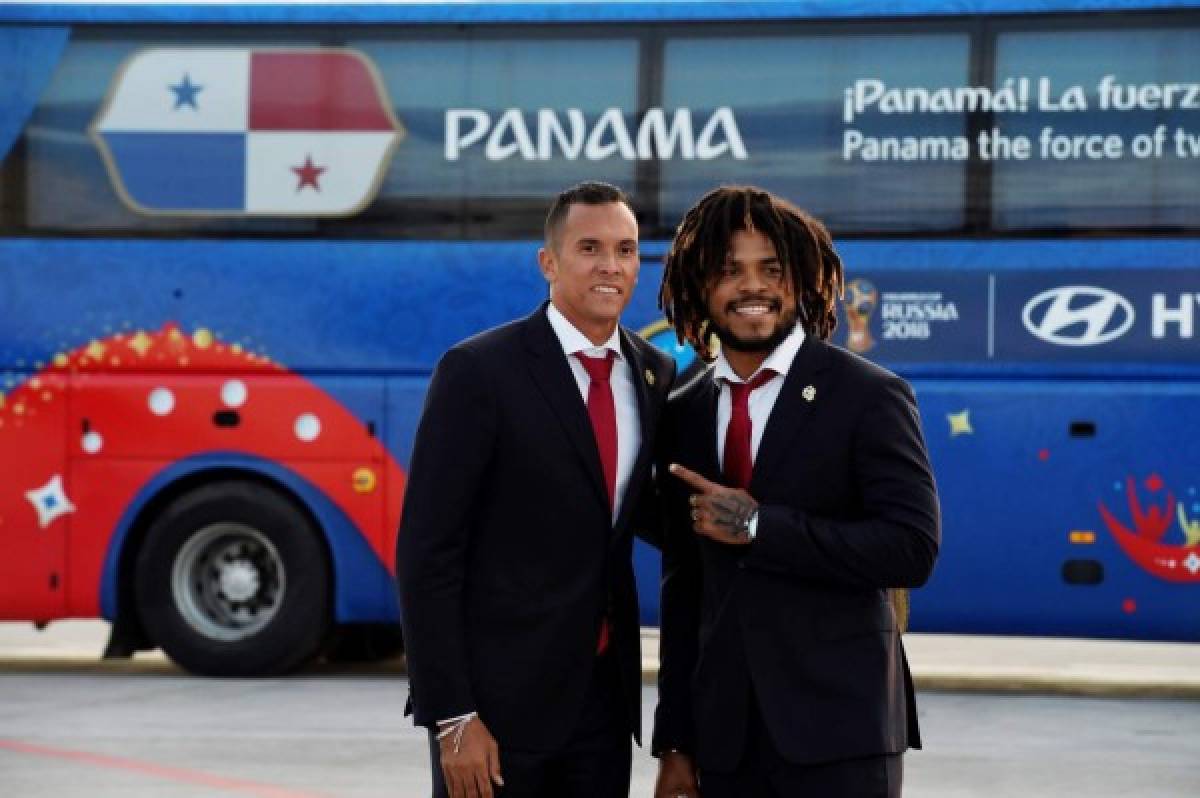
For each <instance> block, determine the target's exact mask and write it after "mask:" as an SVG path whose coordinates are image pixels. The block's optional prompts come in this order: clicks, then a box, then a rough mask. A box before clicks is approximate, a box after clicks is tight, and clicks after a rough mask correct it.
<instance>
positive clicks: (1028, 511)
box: [0, 0, 1200, 674]
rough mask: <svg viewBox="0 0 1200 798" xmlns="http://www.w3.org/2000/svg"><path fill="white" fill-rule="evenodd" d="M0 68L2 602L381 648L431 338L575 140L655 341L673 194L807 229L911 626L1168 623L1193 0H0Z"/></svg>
mask: <svg viewBox="0 0 1200 798" xmlns="http://www.w3.org/2000/svg"><path fill="white" fill-rule="evenodd" d="M0 98H3V102H0V551H2V552H3V556H0V619H3V620H11V621H18V620H19V621H33V622H36V623H46V622H49V621H53V620H55V619H59V618H81V617H83V618H86V617H102V618H106V619H108V620H110V621H111V622H112V623H113V635H112V640H111V642H110V645H109V653H110V654H112V655H119V654H122V653H128V652H130V651H133V650H136V649H139V648H147V647H161V648H163V649H164V650H165V651H166V652H167V654H168V655H170V656H171V657H172V658H173V659H174V660H175V661H176V662H178V663H179V664H180V665H181V666H183V667H184V668H187V669H190V670H193V671H197V672H202V673H217V674H271V673H280V672H284V671H287V670H290V669H292V668H295V667H297V666H299V665H300V664H302V663H303V662H305V661H307V660H309V659H311V658H312V657H314V656H317V655H318V654H320V653H321V652H323V651H324V652H328V651H330V650H331V648H330V647H331V646H333V647H334V650H338V649H341V650H348V649H353V648H354V647H355V646H357V647H358V648H359V650H360V652H365V654H366V655H369V654H371V653H372V652H375V653H378V652H382V651H387V650H391V649H392V648H393V647H394V645H395V643H396V640H395V634H396V632H395V630H396V628H397V620H398V612H399V611H398V607H397V603H396V598H395V589H394V581H393V575H392V568H393V565H392V562H391V560H392V552H393V550H394V545H395V535H396V529H397V525H398V515H399V508H400V501H401V496H402V494H403V489H404V480H405V469H406V465H407V458H408V454H409V451H410V448H411V445H412V440H413V435H414V431H415V426H416V423H417V418H418V415H419V412H420V408H421V402H422V399H423V395H424V392H425V389H426V385H427V382H428V378H429V375H430V372H431V370H432V368H433V366H434V364H435V362H436V361H437V359H438V357H439V356H440V355H441V353H442V352H443V351H445V350H446V349H447V348H448V347H449V346H450V345H451V344H453V343H454V342H456V341H458V340H460V339H462V338H464V337H467V336H468V335H471V334H473V333H475V332H477V331H479V330H481V329H483V328H486V327H489V326H492V325H494V324H497V323H500V322H502V321H504V320H507V319H510V318H513V317H516V316H518V315H522V314H525V313H527V312H528V311H529V310H530V309H531V308H532V307H534V306H535V304H536V303H537V302H538V301H540V300H541V298H542V297H543V296H544V295H545V286H544V283H543V282H542V280H541V277H540V275H539V273H538V270H537V268H536V265H535V260H534V253H535V251H536V248H537V247H538V245H539V243H540V242H539V238H540V231H541V224H542V220H543V216H544V213H545V209H546V207H547V203H548V201H549V199H550V197H552V196H553V194H554V193H555V192H557V191H558V190H560V189H561V188H563V187H565V186H567V185H570V184H572V183H574V182H577V181H579V180H583V179H603V180H607V181H609V182H612V183H616V184H618V185H620V186H622V187H624V188H626V189H627V190H628V191H629V192H630V194H631V195H632V198H633V200H634V204H635V206H636V210H637V214H638V217H639V222H640V225H641V235H642V239H643V246H642V254H643V268H642V274H641V287H640V288H639V289H638V291H637V293H636V295H635V297H634V299H633V301H632V303H631V305H630V307H629V309H628V311H627V314H626V318H625V321H626V323H627V324H628V325H629V326H631V327H633V328H634V329H637V330H640V331H641V332H642V334H643V335H645V336H647V337H648V338H649V339H651V340H652V341H653V342H655V343H656V344H658V345H660V346H662V347H663V348H664V349H666V350H667V351H669V352H671V353H672V354H673V355H674V356H675V357H676V358H677V360H678V363H679V366H680V369H681V371H682V372H684V373H686V372H687V371H688V370H689V369H691V370H694V369H697V368H699V367H700V364H698V363H697V362H696V361H695V356H694V353H692V352H691V351H690V350H687V349H684V348H680V347H679V346H678V345H677V343H676V341H675V339H674V337H673V335H672V334H671V333H670V331H669V330H667V329H666V327H665V324H664V323H663V320H662V314H661V312H660V310H659V309H658V308H657V307H656V305H655V286H656V284H657V282H658V280H659V277H660V275H661V267H660V261H661V257H662V255H663V254H664V252H665V250H666V247H667V245H668V242H669V240H670V237H671V235H672V232H673V229H674V227H675V225H676V224H677V223H678V221H679V219H680V217H681V215H682V213H683V212H684V211H685V210H686V209H687V208H688V207H689V206H690V205H691V204H692V203H693V202H695V200H696V199H698V198H699V196H701V195H702V194H703V193H704V192H705V191H707V190H708V189H710V188H711V187H713V186H714V185H717V184H719V183H724V182H738V183H753V184H758V185H761V186H763V187H765V188H767V189H769V190H772V191H775V192H777V193H779V194H782V195H784V196H786V197H788V198H789V199H791V200H793V201H795V202H796V203H798V204H799V205H801V206H803V207H805V208H807V209H808V210H810V211H811V212H813V213H814V214H816V215H817V216H818V217H820V218H822V219H823V220H824V221H826V222H827V223H828V224H829V226H830V227H831V229H832V230H833V231H834V234H835V237H836V239H837V241H838V242H839V246H840V251H841V253H842V255H843V259H844V261H845V264H846V267H847V272H848V275H847V276H848V289H847V295H846V298H845V302H844V303H843V305H842V313H841V325H840V326H839V328H838V331H837V332H836V334H835V341H836V343H838V344H840V345H842V346H845V347H847V348H848V349H851V350H853V351H855V352H858V353H861V354H862V355H864V356H865V357H868V358H871V359H874V360H877V361H879V362H881V363H883V364H884V365H886V366H888V367H890V368H892V369H894V370H896V371H898V372H899V373H901V374H902V375H904V376H905V377H907V378H908V379H909V380H910V381H911V382H912V383H913V385H914V386H915V388H916V390H917V393H918V395H919V400H920V404H921V412H922V415H923V421H924V427H925V432H926V435H927V438H928V444H929V449H930V454H931V456H932V459H933V463H934V467H935V470H936V474H937V478H938V483H939V489H940V493H941V500H942V503H943V511H944V544H943V548H942V552H941V557H940V559H939V562H938V564H937V568H936V571H935V574H934V577H933V579H932V580H931V581H930V583H929V584H928V585H927V586H926V587H924V588H922V589H921V590H919V591H916V592H915V593H914V594H913V595H912V605H911V608H912V611H911V628H912V629H913V630H917V631H926V632H980V633H996V634H1028V635H1078V636H1090V637H1116V638H1132V639H1149V640H1184V641H1189V640H1191V641H1194V640H1200V494H1198V493H1197V489H1198V487H1200V435H1197V432H1198V431H1200V344H1198V343H1197V341H1198V340H1200V339H1198V338H1197V335H1198V333H1200V331H1198V329H1197V328H1198V327H1200V277H1198V276H1197V275H1198V274H1200V272H1198V271H1197V267H1198V266H1200V190H1198V189H1197V186H1198V185H1200V2H1194V1H1193V0H1180V1H1177V2H1158V1H1157V0H1126V1H1124V2H1114V1H1113V0H1071V1H1070V2H1068V1H1067V0H1058V1H1057V2H1056V1H1054V0H1003V1H1002V2H975V1H974V0H958V1H957V2H948V1H947V0H916V1H914V2H909V3H904V4H893V3H884V2H878V0H858V2H853V3H847V2H834V0H796V1H794V2H788V1H782V0H781V1H780V2H767V1H766V0H762V1H757V2H704V1H703V0H695V1H691V0H688V1H686V2H654V1H653V0H624V1H621V0H619V1H618V2H609V3H593V2H578V3H575V2H562V3H524V2H522V3H505V2H496V3H483V2H480V3H447V4H437V3H392V4H370V5H340V4H296V5H288V4H285V3H271V4H259V5H241V4H239V5H232V4H230V5H210V4H196V5H187V4H170V5H168V4H163V5H144V4H139V5H127V6H121V5H104V6H87V5H79V4H54V3H34V4H6V5H5V6H4V7H2V8H0ZM637 557H638V561H637V570H638V575H639V581H640V589H641V598H642V611H643V622H644V623H646V624H648V625H653V624H655V623H656V622H657V612H658V607H657V595H658V594H657V582H658V560H657V554H656V553H655V552H654V551H653V550H652V549H650V548H648V547H644V548H641V549H639V550H638V553H637ZM331 641H333V642H331ZM339 641H340V642H339Z"/></svg>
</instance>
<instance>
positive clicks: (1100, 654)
mask: <svg viewBox="0 0 1200 798" xmlns="http://www.w3.org/2000/svg"><path fill="white" fill-rule="evenodd" d="M107 638H108V624H106V623H104V622H102V621H59V622H56V623H53V624H51V625H50V626H48V627H47V628H46V629H45V630H44V631H41V632H39V631H36V630H35V629H34V628H33V626H31V625H30V624H19V623H0V671H3V670H12V669H14V668H15V669H18V670H22V671H29V670H34V669H44V670H57V669H62V668H65V667H68V666H70V667H72V668H73V667H76V666H78V665H80V664H83V663H90V662H96V663H98V664H97V667H98V668H100V669H102V670H104V671H109V672H121V671H128V670H131V669H133V670H147V669H150V670H160V669H161V670H172V669H173V666H171V664H170V663H169V662H167V661H166V660H165V658H164V657H163V656H162V655H161V654H160V653H158V652H145V653H140V654H138V655H137V657H136V658H135V659H134V660H133V661H131V662H130V661H113V662H105V663H99V657H100V653H101V652H102V651H103V649H104V644H105V641H106V640H107ZM642 641H643V654H644V659H643V673H644V675H645V677H646V679H647V681H653V679H654V674H655V673H656V671H657V668H658V633H657V630H654V629H646V630H643V633H642ZM905 645H906V648H907V650H908V655H909V661H910V663H911V666H912V670H913V674H914V676H915V677H916V681H917V685H918V687H920V688H921V689H923V690H946V691H981V692H1026V693H1028V692H1033V693H1056V694H1066V695H1103V696H1145V697H1163V698H1185V699H1200V644H1195V643H1145V642H1128V641H1107V640H1076V639H1067V638H1026V637H989V636H974V635H972V636H966V635H925V634H910V635H906V636H905ZM400 667H401V665H400V663H399V662H392V663H385V664H383V665H381V666H378V668H380V669H383V670H388V669H392V668H395V669H399V668H400Z"/></svg>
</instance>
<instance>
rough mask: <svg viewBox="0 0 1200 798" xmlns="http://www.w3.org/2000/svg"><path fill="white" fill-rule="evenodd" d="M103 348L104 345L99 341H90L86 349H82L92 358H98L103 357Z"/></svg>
mask: <svg viewBox="0 0 1200 798" xmlns="http://www.w3.org/2000/svg"><path fill="white" fill-rule="evenodd" d="M105 348H106V347H105V346H104V344H102V343H100V342H99V341H92V342H91V343H90V344H88V345H87V349H85V350H83V351H84V353H85V354H86V355H87V356H88V357H90V358H91V359H92V360H99V359H100V358H102V357H104V351H105Z"/></svg>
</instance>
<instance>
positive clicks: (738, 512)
mask: <svg viewBox="0 0 1200 798" xmlns="http://www.w3.org/2000/svg"><path fill="white" fill-rule="evenodd" d="M710 504H711V505H712V508H713V524H714V525H715V526H718V527H721V528H722V530H723V531H725V532H727V533H729V534H730V535H733V536H734V537H737V536H738V535H740V534H742V533H743V532H745V531H746V530H747V528H748V527H749V524H750V518H751V516H753V515H754V510H755V509H756V508H757V507H758V503H757V502H755V501H754V499H752V498H750V497H749V496H744V495H739V494H736V493H735V494H728V495H723V496H713V497H712V499H711V500H710Z"/></svg>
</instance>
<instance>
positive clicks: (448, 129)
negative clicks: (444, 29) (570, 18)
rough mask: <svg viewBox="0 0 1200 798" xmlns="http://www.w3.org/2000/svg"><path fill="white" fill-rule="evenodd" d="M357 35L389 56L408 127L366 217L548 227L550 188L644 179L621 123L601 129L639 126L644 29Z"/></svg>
mask: <svg viewBox="0 0 1200 798" xmlns="http://www.w3.org/2000/svg"><path fill="white" fill-rule="evenodd" d="M576 36H577V34H576ZM348 45H349V46H350V47H352V48H354V49H356V50H358V51H360V52H362V53H364V54H365V55H366V56H367V57H368V58H370V59H371V60H372V61H373V62H374V63H375V64H376V65H377V66H378V69H379V72H380V76H381V78H382V81H383V83H384V85H385V86H386V89H387V92H388V95H389V96H390V98H391V101H392V107H393V108H395V110H396V115H397V117H399V119H400V122H401V124H402V125H403V126H404V128H405V137H404V140H403V141H402V142H401V144H400V150H399V155H400V157H397V158H395V159H394V160H393V162H392V165H391V168H390V169H389V170H388V173H387V176H386V178H385V180H384V184H383V187H382V189H381V191H380V195H379V199H378V200H377V201H376V202H375V203H374V204H373V205H372V207H371V208H369V209H368V210H367V212H366V213H364V214H362V215H361V216H359V217H358V218H357V219H356V220H355V223H363V224H367V225H372V226H375V227H378V226H379V225H383V224H387V223H388V222H389V217H390V218H391V219H397V218H398V219H399V222H400V225H401V226H403V227H405V228H406V230H405V231H404V232H402V234H406V233H407V234H412V233H414V232H416V231H418V230H420V229H422V228H425V227H429V228H430V229H431V230H433V231H439V230H440V231H441V235H443V236H444V235H445V229H446V221H444V220H446V219H450V220H453V222H452V223H453V224H456V225H461V226H462V228H461V235H465V236H467V237H470V238H486V237H489V236H499V237H511V236H513V235H520V236H529V235H537V234H538V233H539V232H540V230H541V224H542V221H543V218H544V216H545V208H544V207H543V206H544V205H545V198H546V197H547V196H549V195H552V194H554V193H555V192H557V191H560V190H561V188H562V186H564V185H569V184H571V183H573V182H577V181H581V180H585V179H592V180H595V179H602V180H607V181H609V182H612V183H615V184H617V185H621V186H628V187H630V188H632V186H633V176H634V168H635V166H636V163H637V161H636V160H635V159H629V158H626V157H624V156H625V155H628V153H624V154H623V153H622V152H621V151H620V148H619V146H618V145H619V144H620V135H621V133H619V132H614V130H613V127H612V126H609V127H608V128H607V129H606V130H598V128H601V127H602V126H604V125H605V124H606V120H607V121H608V122H611V121H613V120H614V115H619V116H620V123H619V126H620V127H621V128H622V131H624V130H629V129H635V128H634V125H633V122H634V120H635V118H636V114H637V109H638V64H639V52H638V43H637V41H636V40H635V39H631V38H611V39H609V38H594V37H589V38H586V39H583V38H575V37H574V36H571V37H565V36H556V37H554V38H550V37H548V36H547V37H538V36H530V37H529V38H503V39H493V38H488V37H479V38H471V39H462V38H433V39H432V40H425V39H422V40H411V39H403V40H397V39H396V38H395V37H394V36H389V37H388V38H387V39H386V40H383V39H374V40H359V39H351V40H350V41H349V42H348ZM596 150H604V151H606V152H607V155H606V156H605V157H603V158H602V159H597V158H594V157H592V156H594V155H596V154H597V152H596ZM614 156H615V157H614ZM464 210H465V213H464ZM393 224H394V222H393Z"/></svg>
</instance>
